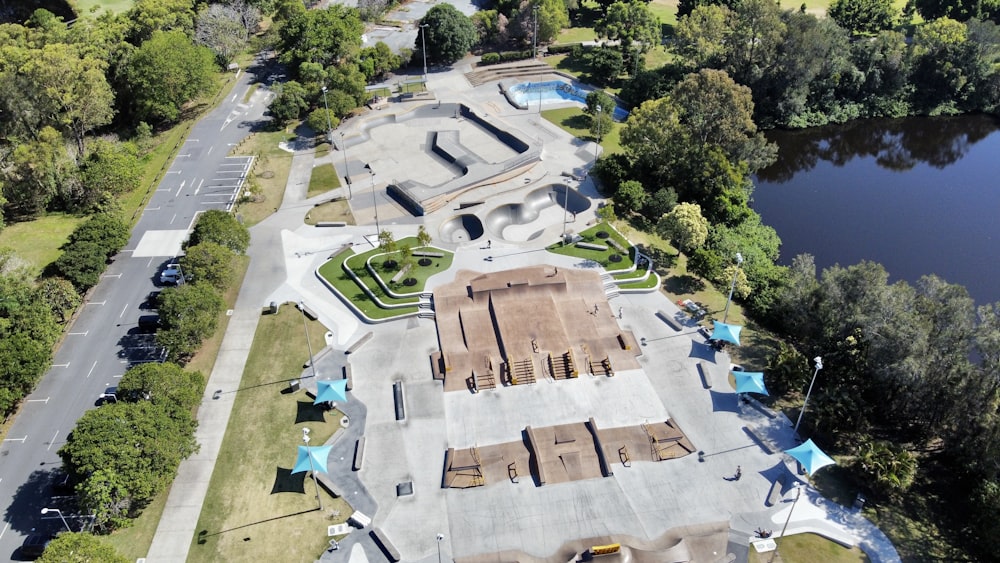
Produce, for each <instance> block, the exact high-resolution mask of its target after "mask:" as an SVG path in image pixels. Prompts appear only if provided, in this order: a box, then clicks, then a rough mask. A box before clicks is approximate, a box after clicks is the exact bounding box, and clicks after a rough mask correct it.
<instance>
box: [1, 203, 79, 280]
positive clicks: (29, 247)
mask: <svg viewBox="0 0 1000 563" xmlns="http://www.w3.org/2000/svg"><path fill="white" fill-rule="evenodd" d="M84 219H85V218H84V217H75V216H73V215H67V214H65V213H53V214H51V215H46V216H44V217H40V218H38V219H35V220H34V221H28V222H25V223H13V224H11V225H7V226H6V227H4V228H3V230H0V248H10V249H12V250H14V252H16V253H17V255H18V256H19V257H20V258H21V259H23V260H26V261H27V262H29V263H30V264H31V271H32V272H33V273H34V274H35V275H36V276H37V275H38V274H40V273H41V272H42V269H44V268H45V266H48V265H49V264H51V263H52V262H53V261H55V259H56V258H59V255H60V254H62V251H61V250H59V247H60V246H62V245H63V244H64V243H65V242H66V239H67V238H69V235H70V233H72V232H73V229H75V228H76V226H77V225H79V224H80V223H82V222H83V221H84Z"/></svg>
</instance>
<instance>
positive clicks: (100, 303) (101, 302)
mask: <svg viewBox="0 0 1000 563" xmlns="http://www.w3.org/2000/svg"><path fill="white" fill-rule="evenodd" d="M105 303H107V301H87V305H104V304H105Z"/></svg>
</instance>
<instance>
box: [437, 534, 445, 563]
mask: <svg viewBox="0 0 1000 563" xmlns="http://www.w3.org/2000/svg"><path fill="white" fill-rule="evenodd" d="M443 539H444V534H438V535H437V543H438V563H441V540H443Z"/></svg>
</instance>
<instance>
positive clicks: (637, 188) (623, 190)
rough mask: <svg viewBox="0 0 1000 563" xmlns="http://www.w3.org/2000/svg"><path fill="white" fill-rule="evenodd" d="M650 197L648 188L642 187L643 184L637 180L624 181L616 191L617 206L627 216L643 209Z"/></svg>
mask: <svg viewBox="0 0 1000 563" xmlns="http://www.w3.org/2000/svg"><path fill="white" fill-rule="evenodd" d="M648 198H649V194H647V193H646V189H645V188H644V187H642V184H640V183H639V182H637V181H635V180H628V181H626V182H622V184H621V185H620V186H618V191H616V192H615V197H614V201H615V207H617V208H618V210H619V211H620V212H621V213H622V214H623V215H624V216H626V217H627V216H628V215H630V214H631V213H633V212H636V211H639V210H640V209H642V208H643V206H645V205H646V200H647V199H648Z"/></svg>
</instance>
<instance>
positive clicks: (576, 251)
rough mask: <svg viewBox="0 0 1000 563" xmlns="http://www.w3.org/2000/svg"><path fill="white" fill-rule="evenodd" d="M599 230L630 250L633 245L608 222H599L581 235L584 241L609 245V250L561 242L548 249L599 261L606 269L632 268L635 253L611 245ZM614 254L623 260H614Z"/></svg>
mask: <svg viewBox="0 0 1000 563" xmlns="http://www.w3.org/2000/svg"><path fill="white" fill-rule="evenodd" d="M599 231H604V232H606V233H608V235H609V237H610V238H611V239H614V240H615V241H616V242H617V243H618V244H619V245H621V246H622V247H623V248H625V249H626V250H629V247H630V246H632V245H631V244H629V242H628V241H627V240H625V238H624V237H623V236H621V235H620V234H618V233H617V232H615V230H614V229H611V228H609V227H608V226H607V224H606V223H598V224H597V225H594V226H593V227H591V228H589V229H587V230H585V231H582V232H581V233H579V235H580V236H581V237H583V242H588V243H592V244H602V245H605V246H607V248H608V250H606V251H602V250H590V249H587V248H580V247H578V246H576V245H573V244H569V245H563V244H562V243H561V242H560V243H556V244H553V245H552V246H550V247H548V248H547V249H546V250H548V251H549V252H551V253H553V254H562V255H563V256H574V257H576V258H580V259H583V260H591V261H593V262H597V263H598V264H600V265H601V266H602V267H603V268H604V269H606V270H625V269H628V268H631V267H632V265H633V264H634V262H633V253H632V252H631V251H629V252H626V253H625V254H621V253H619V252H618V251H617V250H615V249H614V248H613V247H612V246H611V245H608V244H607V243H605V242H604V241H605V240H607V239H602V238H599V237H598V236H597V233H598V232H599ZM612 256H621V258H622V260H621V261H620V262H612V261H611V257H612Z"/></svg>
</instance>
